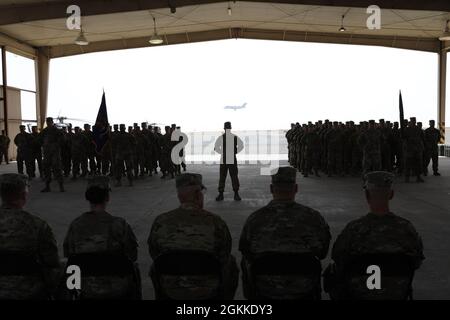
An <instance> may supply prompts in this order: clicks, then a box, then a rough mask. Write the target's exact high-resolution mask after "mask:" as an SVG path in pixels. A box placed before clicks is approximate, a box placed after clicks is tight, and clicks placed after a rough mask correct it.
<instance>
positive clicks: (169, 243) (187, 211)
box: [148, 173, 239, 300]
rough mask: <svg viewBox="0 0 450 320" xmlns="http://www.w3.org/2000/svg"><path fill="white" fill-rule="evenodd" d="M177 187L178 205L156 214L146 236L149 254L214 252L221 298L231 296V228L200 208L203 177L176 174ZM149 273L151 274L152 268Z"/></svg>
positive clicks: (233, 274) (234, 280)
mask: <svg viewBox="0 0 450 320" xmlns="http://www.w3.org/2000/svg"><path fill="white" fill-rule="evenodd" d="M176 188H177V194H178V199H179V201H180V207H179V208H177V209H174V210H172V211H169V212H166V213H163V214H161V215H159V216H158V217H156V219H155V221H154V222H153V225H152V228H151V231H150V236H149V238H148V248H149V252H150V256H151V257H152V259H153V260H155V259H156V258H158V257H159V256H160V255H161V254H163V253H167V252H170V251H171V250H201V251H206V252H210V253H212V254H214V255H215V256H216V257H217V258H218V260H219V261H220V263H221V265H222V268H223V275H224V281H223V282H224V285H225V288H224V289H225V290H224V291H225V297H224V298H225V299H227V300H230V299H233V297H234V294H235V291H236V288H237V285H238V276H239V270H238V268H237V264H236V259H235V258H234V256H233V255H231V245H232V243H231V235H230V231H229V230H228V227H227V225H226V224H225V222H224V221H223V220H222V219H221V218H220V217H219V216H217V215H215V214H213V213H211V212H208V211H206V210H204V209H203V203H204V195H203V190H204V189H205V187H204V186H203V183H202V176H201V175H200V174H195V173H183V174H181V175H179V176H177V177H176ZM150 275H151V276H152V277H154V269H153V268H152V269H151V272H150ZM156 282H157V281H156ZM154 283H155V281H154ZM155 289H156V290H158V288H155ZM186 298H189V297H186Z"/></svg>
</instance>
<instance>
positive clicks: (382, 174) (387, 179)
mask: <svg viewBox="0 0 450 320" xmlns="http://www.w3.org/2000/svg"><path fill="white" fill-rule="evenodd" d="M394 178H395V176H394V175H393V174H392V173H390V172H387V171H373V172H369V173H367V174H366V175H364V178H363V179H364V189H366V190H373V189H391V187H392V184H393V183H394Z"/></svg>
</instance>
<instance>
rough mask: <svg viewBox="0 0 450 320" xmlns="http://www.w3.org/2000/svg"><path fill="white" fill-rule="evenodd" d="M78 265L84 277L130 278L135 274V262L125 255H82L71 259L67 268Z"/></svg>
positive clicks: (104, 253)
mask: <svg viewBox="0 0 450 320" xmlns="http://www.w3.org/2000/svg"><path fill="white" fill-rule="evenodd" d="M70 265H76V266H78V267H80V269H81V276H82V277H88V276H89V277H95V276H129V275H133V274H134V265H133V262H132V261H131V260H130V259H129V258H128V257H127V256H125V255H124V254H118V253H110V252H93V253H80V254H76V255H73V256H71V257H69V259H68V260H67V266H70Z"/></svg>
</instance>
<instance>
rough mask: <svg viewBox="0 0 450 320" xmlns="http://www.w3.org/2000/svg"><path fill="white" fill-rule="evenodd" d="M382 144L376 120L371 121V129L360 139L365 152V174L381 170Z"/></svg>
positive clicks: (359, 142)
mask: <svg viewBox="0 0 450 320" xmlns="http://www.w3.org/2000/svg"><path fill="white" fill-rule="evenodd" d="M381 143H382V137H381V134H380V131H379V130H378V129H377V128H376V127H375V120H369V127H368V128H367V130H365V131H364V132H363V133H362V134H361V135H360V137H359V139H358V144H359V145H360V146H361V149H362V151H363V163H362V169H363V173H364V174H365V173H367V172H370V171H376V170H381Z"/></svg>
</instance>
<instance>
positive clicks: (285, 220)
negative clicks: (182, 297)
mask: <svg viewBox="0 0 450 320" xmlns="http://www.w3.org/2000/svg"><path fill="white" fill-rule="evenodd" d="M297 191H298V186H297V183H296V170H295V169H294V168H292V167H280V168H279V169H278V171H277V173H275V174H274V175H272V184H271V185H270V192H271V193H272V196H273V200H272V201H271V202H269V204H268V205H266V206H265V207H263V208H261V209H259V210H257V211H255V212H254V213H252V214H251V215H250V216H249V217H248V219H247V221H246V222H245V225H244V228H243V230H242V233H241V238H240V241H239V250H240V251H241V252H242V255H243V259H242V263H241V266H242V270H243V279H245V278H246V276H247V274H248V270H249V265H250V264H251V263H252V260H253V259H254V258H255V257H257V256H258V255H260V254H263V253H266V252H279V253H311V254H313V255H314V256H315V257H317V258H318V259H320V260H321V259H324V258H325V256H326V255H327V252H328V247H329V243H330V239H331V235H330V230H329V227H328V224H327V223H326V221H325V220H324V218H323V217H322V216H321V214H320V213H319V212H318V211H316V210H314V209H312V208H309V207H307V206H304V205H301V204H299V203H297V202H296V201H295V195H296V194H297ZM290 280H292V281H295V279H287V280H286V281H287V282H285V283H284V284H280V285H281V286H284V285H287V284H288V282H289V281H290ZM247 286H248V283H246V281H244V295H247V293H248V289H247ZM280 298H289V296H288V293H287V292H286V296H283V297H280Z"/></svg>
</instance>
